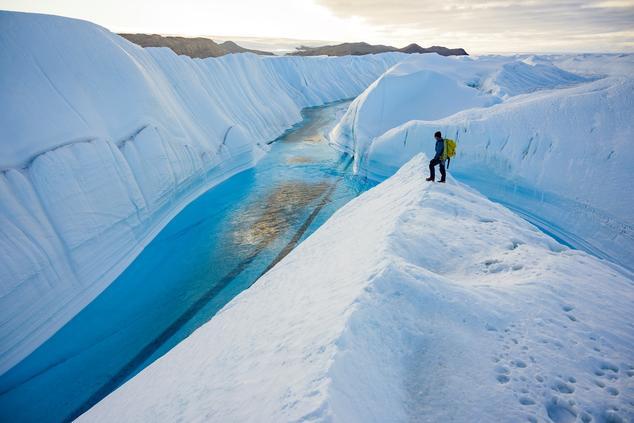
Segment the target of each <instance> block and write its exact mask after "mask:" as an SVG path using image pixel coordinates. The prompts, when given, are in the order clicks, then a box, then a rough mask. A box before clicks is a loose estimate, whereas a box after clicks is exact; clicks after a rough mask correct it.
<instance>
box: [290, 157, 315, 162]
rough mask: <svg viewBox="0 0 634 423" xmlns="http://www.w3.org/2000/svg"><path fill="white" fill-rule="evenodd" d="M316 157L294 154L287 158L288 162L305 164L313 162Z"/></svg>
mask: <svg viewBox="0 0 634 423" xmlns="http://www.w3.org/2000/svg"><path fill="white" fill-rule="evenodd" d="M314 161H315V159H313V158H311V157H307V156H293V157H289V158H288V159H286V163H288V164H303V163H313V162H314Z"/></svg>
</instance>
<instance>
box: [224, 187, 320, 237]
mask: <svg viewBox="0 0 634 423" xmlns="http://www.w3.org/2000/svg"><path fill="white" fill-rule="evenodd" d="M328 186H329V185H328V184H327V183H325V182H318V183H313V184H311V183H306V182H301V181H289V182H284V183H282V184H280V185H278V186H276V187H275V188H274V189H273V191H272V192H271V193H270V194H268V195H267V196H266V199H265V200H264V201H262V202H260V203H258V204H253V205H252V206H253V207H251V208H248V209H246V210H244V211H243V212H241V213H237V214H236V215H235V216H234V219H233V225H234V226H235V227H236V228H237V230H236V231H235V232H233V234H232V235H233V242H234V243H235V244H236V245H245V244H248V245H255V246H257V248H264V247H265V246H266V245H268V244H269V243H270V242H271V241H273V240H274V239H276V238H277V237H279V236H280V234H283V233H285V232H286V231H288V229H289V228H290V226H291V225H292V224H293V223H294V222H297V220H298V218H299V217H300V216H301V214H302V211H303V210H304V208H305V207H306V206H307V205H309V204H310V203H311V202H313V201H314V200H315V199H317V198H319V197H321V196H322V195H323V194H324V192H325V191H326V189H328Z"/></svg>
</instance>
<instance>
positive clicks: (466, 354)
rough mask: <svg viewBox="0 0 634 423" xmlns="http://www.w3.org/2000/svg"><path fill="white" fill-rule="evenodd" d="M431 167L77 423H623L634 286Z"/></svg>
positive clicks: (383, 189)
mask: <svg viewBox="0 0 634 423" xmlns="http://www.w3.org/2000/svg"><path fill="white" fill-rule="evenodd" d="M426 165H427V158H426V157H425V156H424V155H419V156H417V157H415V158H414V159H413V160H411V161H410V162H409V163H408V164H406V165H405V166H403V168H401V169H400V170H399V171H398V172H397V173H396V175H394V176H393V177H391V178H389V179H388V180H387V181H385V182H384V183H382V184H380V185H378V186H377V187H375V188H373V189H372V190H370V191H368V192H367V193H365V194H363V195H361V196H360V197H358V198H357V199H355V200H353V201H352V202H350V203H349V204H347V205H346V206H344V207H343V208H342V209H340V210H339V211H338V212H337V213H335V215H333V217H332V218H331V219H330V220H329V221H328V222H326V223H325V224H324V225H323V226H322V227H321V228H320V229H318V230H317V231H316V232H315V233H314V234H313V235H311V236H310V237H309V238H308V239H307V240H306V241H304V242H303V243H302V244H301V245H300V246H298V247H297V248H296V249H295V250H294V251H293V252H291V253H290V254H289V255H288V256H287V257H286V258H285V259H284V260H283V261H281V262H280V263H279V264H278V265H277V266H276V267H274V268H273V269H272V270H271V271H270V272H268V273H267V274H266V275H264V276H263V277H262V278H261V279H260V280H259V281H258V282H257V283H256V284H255V285H254V286H253V287H252V288H250V289H248V290H246V291H244V292H243V293H241V294H240V295H239V296H238V297H236V298H235V299H234V300H233V301H232V302H231V303H229V304H228V305H227V306H226V307H225V308H224V309H223V310H222V311H221V312H220V313H218V314H217V315H216V316H215V317H214V318H213V319H212V320H210V321H209V322H208V323H206V324H205V325H203V326H202V327H201V328H199V329H198V330H197V331H196V332H195V333H193V334H192V335H191V336H190V337H189V338H187V339H186V340H185V341H183V342H182V343H181V344H179V345H178V346H177V347H175V348H174V349H173V350H171V351H170V352H169V353H167V354H166V355H165V356H163V357H162V358H161V359H159V360H158V361H156V362H155V363H153V364H152V365H150V366H149V367H147V368H146V369H145V370H144V371H143V372H141V373H140V374H139V375H137V376H136V377H135V378H133V379H132V380H130V381H129V382H127V383H126V384H125V385H123V386H122V387H121V388H119V389H118V390H116V391H115V392H113V393H112V394H111V395H109V396H108V397H107V398H105V399H104V400H103V401H102V402H100V403H99V404H97V405H96V406H95V407H94V408H93V409H91V410H90V411H88V412H87V413H86V414H84V415H83V416H82V417H81V418H80V419H79V420H80V421H91V422H93V421H104V422H106V421H177V420H178V421H308V420H310V421H342V422H368V421H380V422H384V421H407V420H410V421H499V422H515V421H526V420H528V421H545V420H548V419H549V418H550V419H551V420H552V421H554V422H557V423H560V422H570V421H575V420H577V421H631V420H632V419H633V418H634V404H633V403H632V398H633V397H634V387H633V385H632V382H631V381H632V380H633V379H632V377H633V376H634V330H633V327H632V321H631V310H633V309H634V286H633V281H632V279H631V275H630V274H625V273H622V272H621V270H622V269H619V268H617V267H615V266H613V265H610V264H609V263H608V262H604V261H601V260H599V259H597V258H594V257H592V256H590V255H588V254H587V253H584V252H580V251H577V250H570V249H567V248H565V247H563V246H562V245H560V244H558V243H557V242H555V241H554V240H553V239H551V238H549V237H548V236H546V235H544V234H543V233H542V232H540V231H539V230H538V229H537V228H535V227H534V226H532V225H530V224H529V223H527V222H526V221H525V220H523V219H521V218H520V217H518V216H516V215H515V214H513V213H511V212H510V211H508V210H507V209H505V208H504V207H502V206H500V205H498V204H495V203H492V202H491V201H489V200H487V199H486V198H484V197H482V196H481V195H480V194H478V193H476V192H475V191H472V190H470V189H469V188H467V187H465V186H464V185H462V184H460V183H457V182H455V181H454V180H453V179H450V180H449V183H447V184H445V185H440V184H430V183H427V182H425V181H424V178H425V176H426V175H425V173H426V171H425V168H426ZM591 419H592V420H591Z"/></svg>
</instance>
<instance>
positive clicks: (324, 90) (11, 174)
mask: <svg viewBox="0 0 634 423" xmlns="http://www.w3.org/2000/svg"><path fill="white" fill-rule="evenodd" d="M0 26H1V27H2V31H1V33H0V50H2V52H3V54H2V55H1V56H0V68H1V69H2V72H0V92H2V100H1V101H0V151H1V154H0V170H1V173H0V319H1V322H2V324H1V325H0V373H2V372H4V371H6V370H7V369H8V368H10V367H11V366H12V365H14V364H15V363H17V362H18V361H19V360H20V359H22V358H23V357H25V355H27V354H28V353H29V352H31V351H33V350H34V349H35V348H36V347H37V346H38V345H40V344H41V343H42V342H43V341H44V340H46V339H47V338H48V337H50V336H51V335H52V334H53V333H54V332H55V331H56V330H57V329H59V328H60V327H61V326H62V325H63V324H64V323H65V322H67V321H68V320H69V319H70V318H71V317H72V316H74V315H75V314H76V313H77V312H78V311H79V310H81V308H82V307H84V306H85V305H86V304H87V303H89V302H90V301H91V300H92V299H93V298H94V297H95V296H96V295H98V294H99V293H100V292H101V291H102V290H103V289H104V288H105V287H106V286H107V285H108V284H109V283H110V282H111V281H113V280H114V279H115V278H116V276H117V275H118V274H119V273H120V272H121V271H122V270H123V269H124V268H125V267H126V266H127V265H128V264H129V263H130V262H131V260H132V259H134V257H135V256H136V255H137V254H138V252H139V251H140V250H141V249H142V248H143V247H144V246H145V245H146V244H147V242H149V240H151V239H152V238H153V237H154V236H155V235H156V233H157V232H158V231H159V230H160V229H161V228H162V227H163V226H164V225H165V223H166V222H168V221H169V220H170V219H171V218H172V217H173V216H174V215H175V214H176V213H177V212H178V211H179V210H181V209H182V207H183V206H185V205H186V204H187V203H188V202H190V201H191V200H192V199H193V198H195V197H196V196H198V195H199V194H201V193H202V192H204V191H205V190H207V189H208V188H209V187H210V186H212V185H214V184H217V183H218V182H220V181H222V180H224V179H226V178H228V177H229V176H231V175H233V174H235V173H236V172H239V171H241V170H244V169H246V168H248V167H250V166H252V165H253V164H254V163H255V161H257V160H258V158H260V157H261V156H262V154H264V153H265V152H266V151H267V142H269V141H271V140H273V139H275V138H276V137H277V136H279V135H280V134H281V133H282V132H283V131H284V130H285V129H286V128H288V127H290V126H291V125H292V124H294V123H295V122H297V121H299V120H301V114H300V110H301V109H302V108H304V107H306V106H315V105H321V104H324V103H327V102H331V101H334V100H339V99H343V98H350V97H353V96H355V95H357V94H359V93H360V92H361V91H362V90H363V89H364V88H365V87H367V86H368V85H369V84H370V83H371V82H372V81H373V80H374V79H376V77H378V76H379V75H380V74H381V73H383V72H384V71H385V70H386V69H387V68H389V67H390V66H391V65H393V64H394V63H396V62H397V61H398V60H400V59H401V58H402V57H403V56H402V55H401V54H382V55H373V56H363V57H341V58H327V57H314V58H299V57H297V58H296V57H293V58H290V57H288V58H287V57H260V56H255V55H252V54H238V55H228V56H223V57H222V58H218V59H205V60H199V59H191V58H189V57H185V56H177V55H176V54H174V53H173V52H172V51H171V50H169V49H167V48H157V49H143V48H141V47H138V46H136V45H134V44H132V43H130V42H128V41H126V40H125V39H123V38H121V37H119V36H117V35H115V34H112V33H110V32H109V31H107V30H106V29H104V28H102V27H99V26H97V25H95V24H92V23H89V22H85V21H80V20H75V19H67V18H61V17H54V16H46V15H35V14H23V13H12V12H0Z"/></svg>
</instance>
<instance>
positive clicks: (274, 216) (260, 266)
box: [0, 102, 370, 422]
mask: <svg viewBox="0 0 634 423" xmlns="http://www.w3.org/2000/svg"><path fill="white" fill-rule="evenodd" d="M348 104H349V102H340V103H336V104H332V105H328V106H324V107H318V108H310V109H305V110H304V112H303V116H304V120H303V121H302V122H301V123H300V124H298V125H296V126H295V127H294V128H292V129H291V130H290V131H288V132H287V133H286V134H285V135H284V136H282V137H280V138H279V139H278V140H276V141H275V142H274V143H273V144H272V146H271V147H272V148H271V151H270V152H269V153H268V154H267V155H266V156H265V157H264V158H263V159H262V160H261V161H260V162H259V163H258V164H257V166H255V168H253V169H250V170H248V171H245V172H242V173H240V174H238V175H236V176H234V177H232V178H230V179H229V180H227V181H225V182H224V183H222V184H220V185H218V186H216V187H214V188H212V189H211V190H209V191H207V192H206V193H205V194H203V195H202V196H201V197H199V198H198V199H197V200H195V201H194V202H192V203H191V204H189V205H188V206H187V207H186V208H185V209H184V210H183V211H182V212H181V213H180V214H178V215H177V216H176V217H175V218H174V219H173V220H172V221H171V222H170V223H169V224H168V225H167V226H166V227H165V228H164V229H163V230H162V231H161V233H160V234H159V235H158V236H157V237H156V238H155V239H154V240H153V241H152V242H151V243H150V244H149V245H148V246H147V247H146V248H145V249H144V250H143V252H142V253H141V254H140V255H139V256H138V257H137V258H136V260H135V261H134V262H133V263H132V264H131V265H130V266H129V267H128V269H127V270H126V271H125V272H124V273H122V274H121V275H120V276H119V278H117V279H116V280H115V281H114V282H113V283H112V284H111V285H110V286H109V287H108V288H107V289H106V290H105V291H104V292H103V293H102V294H101V295H100V296H99V297H97V298H96V299H95V300H94V301H93V302H92V303H91V304H89V305H88V306H87V307H86V308H85V309H83V310H82V311H81V312H80V313H79V314H78V315H77V316H75V318H73V320H71V321H70V322H69V323H67V324H66V325H65V326H64V327H63V328H62V329H60V330H59V331H58V332H57V333H56V334H55V335H54V336H53V337H52V338H50V339H49V340H48V341H47V342H45V343H44V344H43V345H42V346H40V347H39V348H38V349H37V350H36V351H34V352H33V353H32V354H31V355H30V356H28V357H27V358H26V359H24V360H23V361H22V362H21V363H19V364H18V365H17V366H15V367H14V368H12V369H11V370H9V371H8V372H7V373H5V374H4V375H2V376H1V377H0V421H14V422H15V421H38V422H47V421H65V420H66V421H67V420H72V419H73V418H75V417H77V416H78V415H80V414H81V413H83V412H84V411H86V410H87V409H88V408H90V407H91V406H92V405H94V404H95V403H96V402H98V401H99V400H100V399H102V398H103V397H104V396H106V395H108V394H109V393H110V392H112V391H113V390H114V389H116V388H117V387H118V386H120V385H121V384H122V383H124V382H125V381H126V380H128V379H130V378H131V377H132V376H134V375H135V374H137V373H138V372H139V371H141V370H142V369H143V368H145V367H146V366H148V365H149V364H150V363H152V362H153V361H154V360H156V359H157V358H158V357H160V356H161V355H163V354H165V353H166V352H167V351H169V350H170V349H171V348H172V347H174V346H175V345H176V344H177V343H178V342H180V341H181V340H183V339H184V338H185V337H187V336H188V335H189V334H191V333H192V332H193V331H194V330H196V328H198V327H199V326H201V325H202V324H204V323H205V322H207V321H208V320H209V319H210V318H211V317H212V316H213V315H214V314H215V313H217V312H218V311H219V310H220V309H221V308H222V307H223V306H224V305H225V304H227V302H229V301H230V300H231V299H232V298H233V297H235V296H236V295H237V294H239V293H240V292H241V291H243V290H244V289H246V288H248V287H249V286H251V284H253V283H254V282H255V281H256V280H257V278H258V277H259V276H260V275H261V274H262V273H264V272H265V271H266V270H267V269H268V268H270V267H271V266H272V265H273V264H275V263H276V262H277V261H279V260H280V259H281V258H282V257H283V256H284V255H286V254H287V253H288V252H289V251H291V250H292V249H293V248H294V247H295V246H296V245H297V244H298V243H299V242H301V241H302V240H303V239H304V238H306V237H307V236H308V235H310V234H311V233H312V232H314V231H315V229H317V228H318V227H319V226H320V225H321V224H322V223H323V222H324V221H325V220H326V219H327V218H328V217H329V216H331V215H332V214H333V213H334V212H335V211H336V210H337V209H338V208H340V207H341V206H342V205H344V204H345V203H346V202H348V201H349V200H350V199H352V198H354V197H356V196H357V195H359V194H360V193H361V192H363V191H365V190H367V189H368V188H369V187H370V185H369V184H368V183H366V182H364V181H362V180H359V179H358V178H356V177H354V176H353V175H352V173H351V171H350V169H349V167H350V166H349V161H350V159H349V158H345V157H342V156H341V155H340V154H339V153H337V152H335V151H334V150H333V149H332V148H330V147H329V146H328V145H327V143H326V142H325V141H324V139H323V135H324V134H325V133H326V132H327V131H328V130H329V129H330V128H331V127H332V125H334V123H335V122H336V118H337V116H338V115H340V114H341V113H342V112H343V111H345V109H346V108H347V106H348Z"/></svg>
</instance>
